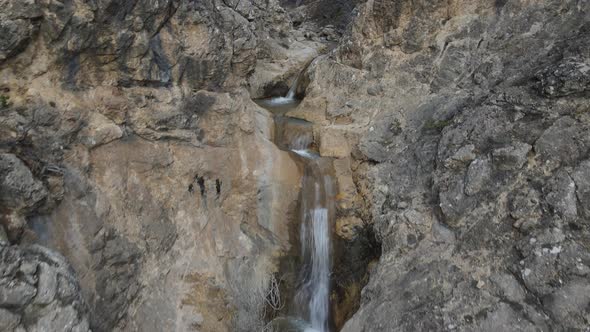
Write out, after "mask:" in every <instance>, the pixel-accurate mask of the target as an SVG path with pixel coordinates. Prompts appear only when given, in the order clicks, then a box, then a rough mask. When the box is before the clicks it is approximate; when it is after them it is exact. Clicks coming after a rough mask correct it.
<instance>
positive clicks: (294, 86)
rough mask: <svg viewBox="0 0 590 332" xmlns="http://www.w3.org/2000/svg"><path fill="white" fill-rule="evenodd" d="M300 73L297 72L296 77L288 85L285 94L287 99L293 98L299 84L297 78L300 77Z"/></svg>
mask: <svg viewBox="0 0 590 332" xmlns="http://www.w3.org/2000/svg"><path fill="white" fill-rule="evenodd" d="M301 73H303V72H301ZM301 73H299V74H298V75H297V77H295V80H294V81H293V83H292V84H291V87H289V91H288V92H287V96H286V98H287V99H291V100H292V99H295V94H296V93H297V86H298V85H299V78H300V77H301Z"/></svg>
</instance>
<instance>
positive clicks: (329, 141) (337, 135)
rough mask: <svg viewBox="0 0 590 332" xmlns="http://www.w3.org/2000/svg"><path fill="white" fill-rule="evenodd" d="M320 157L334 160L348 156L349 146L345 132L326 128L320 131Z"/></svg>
mask: <svg viewBox="0 0 590 332" xmlns="http://www.w3.org/2000/svg"><path fill="white" fill-rule="evenodd" d="M320 155H322V156H323V157H335V158H346V157H348V156H350V146H349V145H348V141H347V139H346V136H345V132H344V131H342V130H339V129H332V128H328V127H326V128H324V129H322V130H321V131H320Z"/></svg>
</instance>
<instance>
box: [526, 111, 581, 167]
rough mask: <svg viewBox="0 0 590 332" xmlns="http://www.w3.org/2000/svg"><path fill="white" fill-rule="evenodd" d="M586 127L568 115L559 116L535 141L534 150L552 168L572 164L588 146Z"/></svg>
mask: <svg viewBox="0 0 590 332" xmlns="http://www.w3.org/2000/svg"><path fill="white" fill-rule="evenodd" d="M589 140H590V137H589V135H588V128H586V127H584V126H582V125H581V124H580V123H579V122H577V121H576V120H574V119H572V118H570V117H561V118H559V119H557V120H556V121H555V123H553V125H552V126H551V127H549V128H548V129H547V130H545V132H544V133H543V134H542V135H541V137H539V139H538V140H537V141H536V142H535V152H536V153H537V154H538V155H539V156H540V157H541V159H542V161H543V162H545V163H547V164H548V166H549V168H551V169H554V168H556V167H558V166H559V165H574V164H575V163H576V161H578V160H579V159H580V157H582V156H583V155H584V154H585V153H586V152H587V151H588V148H589V147H590V144H589Z"/></svg>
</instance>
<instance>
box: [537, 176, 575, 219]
mask: <svg viewBox="0 0 590 332" xmlns="http://www.w3.org/2000/svg"><path fill="white" fill-rule="evenodd" d="M544 191H545V192H546V196H545V199H546V200H547V203H549V205H550V206H551V207H552V208H553V209H554V211H555V212H556V213H557V214H558V215H559V216H560V217H562V218H563V219H565V220H567V221H573V220H575V219H576V218H577V216H578V205H577V198H576V183H575V182H574V180H573V179H572V178H571V177H570V176H569V174H568V173H567V172H566V171H564V170H560V171H559V172H558V173H557V174H556V175H555V177H554V178H552V179H551V180H550V181H549V182H548V184H547V186H546V187H545V188H544Z"/></svg>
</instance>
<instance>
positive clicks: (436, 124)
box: [424, 120, 451, 131]
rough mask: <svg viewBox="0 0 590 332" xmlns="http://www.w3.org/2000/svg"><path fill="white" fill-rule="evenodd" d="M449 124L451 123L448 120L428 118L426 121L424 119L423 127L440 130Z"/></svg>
mask: <svg viewBox="0 0 590 332" xmlns="http://www.w3.org/2000/svg"><path fill="white" fill-rule="evenodd" d="M450 124H451V121H448V120H440V121H434V120H428V121H426V124H425V125H424V128H426V129H436V130H438V131H441V130H443V128H444V127H446V126H448V125H450Z"/></svg>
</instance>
